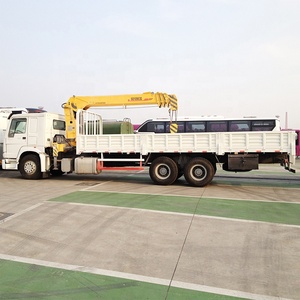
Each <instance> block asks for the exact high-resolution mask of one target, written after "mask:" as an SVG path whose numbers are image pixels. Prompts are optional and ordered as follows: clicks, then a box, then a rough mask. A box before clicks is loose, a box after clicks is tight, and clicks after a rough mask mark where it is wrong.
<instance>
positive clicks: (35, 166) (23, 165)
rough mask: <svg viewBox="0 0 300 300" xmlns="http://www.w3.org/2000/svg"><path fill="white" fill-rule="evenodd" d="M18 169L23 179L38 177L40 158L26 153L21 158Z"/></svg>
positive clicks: (39, 174) (39, 173)
mask: <svg viewBox="0 0 300 300" xmlns="http://www.w3.org/2000/svg"><path fill="white" fill-rule="evenodd" d="M19 170H20V173H21V175H22V176H23V178H25V179H40V178H41V177H42V172H41V163H40V159H39V157H38V156H36V155H33V154H29V155H26V156H24V157H23V158H22V160H21V162H20V165H19Z"/></svg>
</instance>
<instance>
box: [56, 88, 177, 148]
mask: <svg viewBox="0 0 300 300" xmlns="http://www.w3.org/2000/svg"><path fill="white" fill-rule="evenodd" d="M153 104H156V105H158V107H168V108H169V109H170V110H171V111H172V112H177V110H178V103H177V98H176V96H175V95H169V94H166V93H152V92H146V93H143V94H128V95H111V96H73V97H71V98H70V99H69V100H68V102H67V103H64V104H63V105H62V107H63V109H64V114H65V117H66V136H67V139H69V140H70V141H74V143H75V138H76V113H77V111H78V110H87V109H89V108H91V107H104V106H105V107H107V106H123V107H127V106H134V105H153ZM174 125H175V129H174V130H175V131H177V124H174ZM72 143H73V142H72Z"/></svg>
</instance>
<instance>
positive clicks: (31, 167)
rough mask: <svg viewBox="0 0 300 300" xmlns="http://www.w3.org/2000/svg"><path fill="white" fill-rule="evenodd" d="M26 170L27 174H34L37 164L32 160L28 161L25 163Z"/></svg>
mask: <svg viewBox="0 0 300 300" xmlns="http://www.w3.org/2000/svg"><path fill="white" fill-rule="evenodd" d="M24 171H25V172H26V173H27V174H33V173H34V172H35V171H36V165H35V163H34V162H32V161H27V162H26V163H25V165H24Z"/></svg>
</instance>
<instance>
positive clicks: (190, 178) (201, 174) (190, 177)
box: [184, 157, 215, 187]
mask: <svg viewBox="0 0 300 300" xmlns="http://www.w3.org/2000/svg"><path fill="white" fill-rule="evenodd" d="M214 175H215V169H214V167H213V165H212V164H211V162H210V161H208V160H207V159H205V158H202V157H199V158H193V159H191V160H190V161H189V162H188V163H187V164H186V166H185V168H184V177H185V179H186V181H187V182H188V183H189V184H190V185H193V186H198V187H203V186H205V185H207V184H209V183H210V182H211V181H212V179H213V177H214Z"/></svg>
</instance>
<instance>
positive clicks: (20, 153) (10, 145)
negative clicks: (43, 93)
mask: <svg viewBox="0 0 300 300" xmlns="http://www.w3.org/2000/svg"><path fill="white" fill-rule="evenodd" d="M57 134H58V135H62V136H64V135H65V118H64V116H63V115H59V114H51V113H39V114H37V113H28V114H18V115H12V117H11V118H10V120H9V123H8V127H7V131H6V132H5V137H4V145H3V161H2V168H3V169H10V170H20V172H21V174H22V175H23V176H24V174H25V173H26V174H27V175H28V174H30V172H29V169H30V168H37V169H40V171H41V172H38V173H35V174H36V175H35V176H36V177H37V178H38V177H41V176H42V175H45V174H46V173H48V172H49V171H50V167H51V161H50V156H49V154H51V153H49V151H51V150H50V149H52V143H53V138H54V136H55V135H57ZM24 169H26V170H24ZM25 171H26V172H25ZM23 173H24V174H23ZM43 173H44V174H43ZM28 176H29V175H28ZM25 178H26V176H25Z"/></svg>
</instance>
